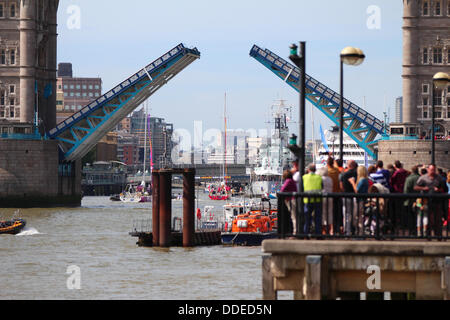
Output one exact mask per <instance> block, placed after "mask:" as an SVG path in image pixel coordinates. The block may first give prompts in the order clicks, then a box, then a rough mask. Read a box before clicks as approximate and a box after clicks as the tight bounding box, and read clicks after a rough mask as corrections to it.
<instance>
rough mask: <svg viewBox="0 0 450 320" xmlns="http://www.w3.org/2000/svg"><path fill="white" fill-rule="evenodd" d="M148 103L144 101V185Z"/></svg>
mask: <svg viewBox="0 0 450 320" xmlns="http://www.w3.org/2000/svg"><path fill="white" fill-rule="evenodd" d="M147 105H148V102H147V101H145V102H144V109H145V112H144V114H145V115H144V127H145V129H144V130H145V133H144V173H143V175H142V185H144V186H145V163H146V160H147Z"/></svg>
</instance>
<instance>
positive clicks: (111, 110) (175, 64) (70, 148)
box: [48, 44, 200, 161]
mask: <svg viewBox="0 0 450 320" xmlns="http://www.w3.org/2000/svg"><path fill="white" fill-rule="evenodd" d="M198 58H200V52H199V51H198V50H197V49H196V48H194V49H188V48H186V47H185V46H184V45H183V44H179V45H178V46H176V47H174V48H173V49H171V50H170V51H168V52H167V53H165V54H164V55H162V56H161V57H159V58H158V59H156V60H155V61H153V62H152V63H150V64H149V65H147V66H145V67H144V68H143V69H141V70H139V71H138V72H136V73H135V74H133V75H132V76H131V77H129V78H128V79H126V80H125V81H123V82H121V83H120V84H118V85H117V86H116V87H114V88H113V89H111V90H109V91H108V92H107V93H105V94H104V95H102V96H101V97H99V98H98V99H96V100H94V101H92V102H91V103H90V104H89V105H87V106H85V107H84V108H83V109H81V110H80V111H78V112H77V113H75V114H74V115H72V116H71V117H69V118H67V119H66V120H65V121H63V122H61V123H60V124H58V125H57V126H56V128H54V129H52V130H50V131H49V133H48V137H49V138H50V139H55V140H58V141H59V145H60V148H61V150H62V152H63V160H64V161H75V160H78V159H81V158H82V157H83V156H84V155H85V154H87V153H88V152H89V150H91V149H92V148H93V147H94V146H95V145H96V144H97V142H98V141H99V140H100V139H101V138H102V137H103V136H104V135H105V134H106V133H108V132H109V131H111V130H112V129H113V128H114V127H115V126H116V125H117V124H118V123H119V122H120V121H121V120H122V119H123V118H125V117H126V116H127V115H128V114H130V113H131V112H132V111H133V110H134V109H136V108H137V107H138V106H139V105H140V104H141V103H142V102H143V101H145V100H146V99H148V98H149V97H150V96H151V95H153V94H154V93H155V92H156V91H157V90H158V89H160V88H161V87H162V86H164V85H165V84H166V83H167V82H168V81H169V80H171V79H172V78H173V77H175V76H176V75H177V74H178V73H179V72H180V71H182V70H183V69H184V68H186V67H187V66H188V65H190V64H191V63H192V62H194V61H195V60H196V59H198Z"/></svg>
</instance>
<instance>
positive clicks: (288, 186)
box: [280, 170, 297, 234]
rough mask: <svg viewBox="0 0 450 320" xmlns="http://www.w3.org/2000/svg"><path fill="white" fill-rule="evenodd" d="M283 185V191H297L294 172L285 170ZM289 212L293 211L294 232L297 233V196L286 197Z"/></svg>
mask: <svg viewBox="0 0 450 320" xmlns="http://www.w3.org/2000/svg"><path fill="white" fill-rule="evenodd" d="M283 181H284V183H283V186H282V187H281V189H280V191H281V192H297V183H296V182H295V181H294V179H293V176H292V172H291V171H289V170H285V171H284V173H283ZM284 201H285V204H286V207H287V209H288V210H289V212H290V213H291V220H292V229H293V232H292V233H293V234H296V233H297V199H296V198H295V197H287V198H285V199H284Z"/></svg>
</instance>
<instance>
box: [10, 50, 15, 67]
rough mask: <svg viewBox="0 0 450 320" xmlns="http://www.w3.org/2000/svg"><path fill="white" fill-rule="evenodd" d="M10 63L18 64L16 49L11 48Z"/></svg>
mask: <svg viewBox="0 0 450 320" xmlns="http://www.w3.org/2000/svg"><path fill="white" fill-rule="evenodd" d="M9 62H10V64H12V65H15V64H16V50H11V53H10V61H9Z"/></svg>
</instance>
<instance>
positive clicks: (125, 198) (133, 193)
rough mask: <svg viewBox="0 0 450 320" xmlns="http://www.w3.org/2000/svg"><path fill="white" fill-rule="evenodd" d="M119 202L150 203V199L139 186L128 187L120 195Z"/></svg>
mask: <svg viewBox="0 0 450 320" xmlns="http://www.w3.org/2000/svg"><path fill="white" fill-rule="evenodd" d="M120 201H122V202H126V203H139V202H151V201H152V197H151V196H150V195H149V194H148V192H146V191H144V189H143V188H140V186H137V187H136V186H133V185H131V184H130V185H128V186H127V188H126V189H125V191H124V192H122V193H121V194H120Z"/></svg>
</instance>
